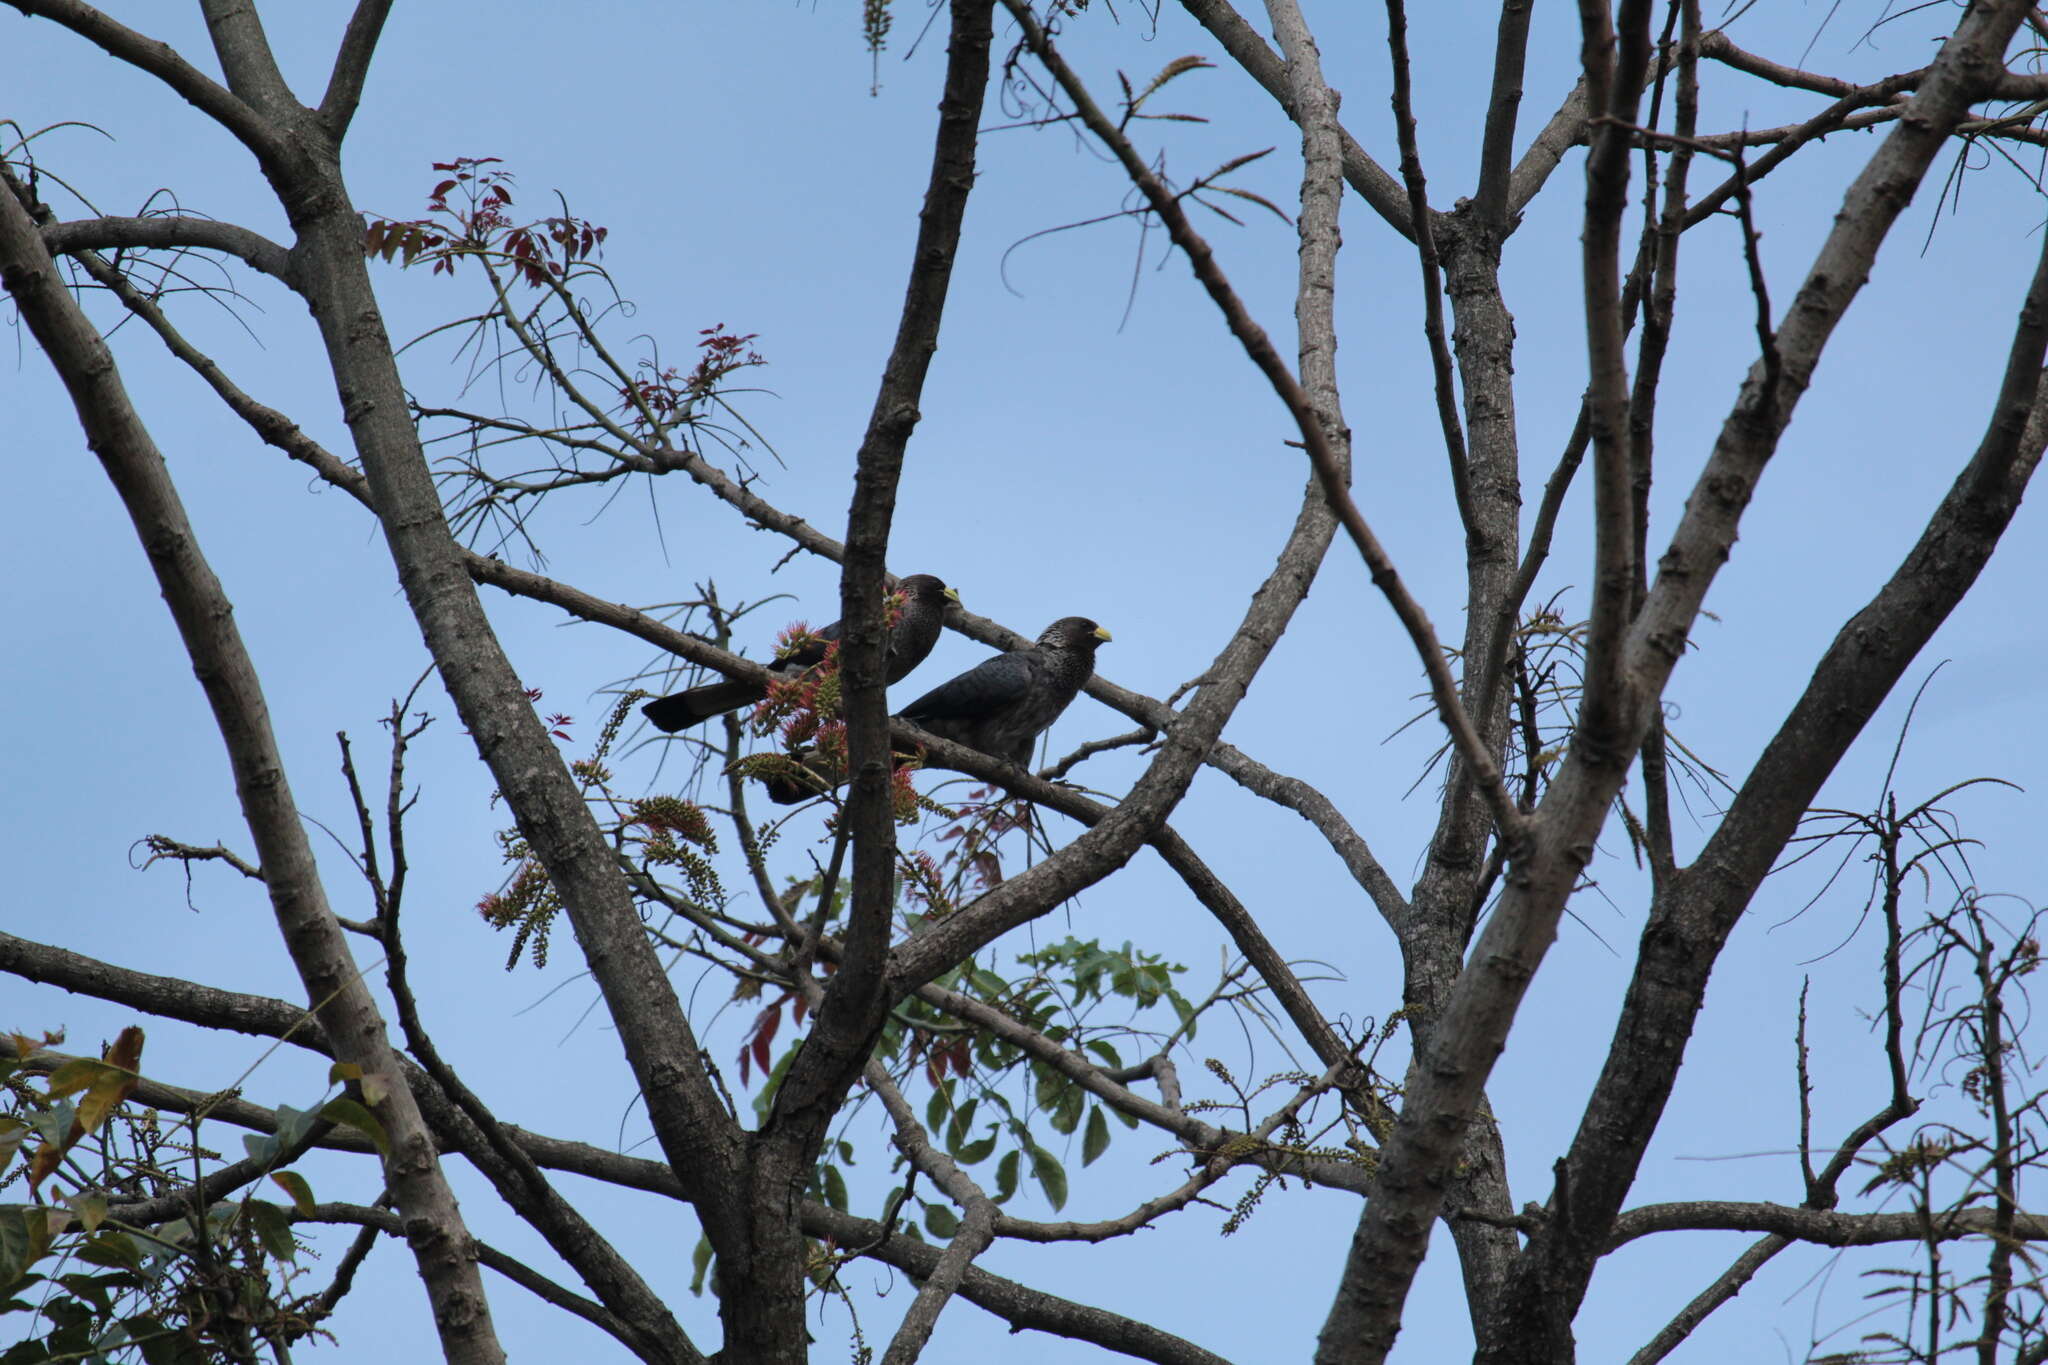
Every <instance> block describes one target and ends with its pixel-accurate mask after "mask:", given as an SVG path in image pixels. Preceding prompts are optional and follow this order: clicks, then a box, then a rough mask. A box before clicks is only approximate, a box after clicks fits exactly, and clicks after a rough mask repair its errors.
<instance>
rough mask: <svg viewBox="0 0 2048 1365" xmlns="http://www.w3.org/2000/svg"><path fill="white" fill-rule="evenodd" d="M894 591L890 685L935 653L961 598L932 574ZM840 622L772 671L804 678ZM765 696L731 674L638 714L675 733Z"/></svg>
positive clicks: (908, 580)
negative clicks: (897, 602) (897, 597)
mask: <svg viewBox="0 0 2048 1365" xmlns="http://www.w3.org/2000/svg"><path fill="white" fill-rule="evenodd" d="M896 591H897V592H898V593H899V594H901V596H902V598H903V607H902V610H901V611H899V612H898V613H897V616H896V625H895V627H894V629H892V630H891V631H890V632H889V655H888V681H890V682H892V683H893V682H899V681H901V680H902V679H903V678H905V677H907V676H908V675H909V673H910V670H911V669H913V668H916V667H917V666H918V665H919V664H921V663H923V662H924V660H925V656H926V655H927V654H930V653H931V652H932V646H933V645H934V644H937V643H938V639H939V630H940V628H941V627H942V626H943V625H944V623H945V616H946V604H947V603H948V602H958V601H959V600H960V594H959V593H956V592H954V591H953V590H952V589H951V588H949V587H947V586H946V585H945V584H944V583H943V582H941V581H940V580H939V579H937V578H934V577H933V576H932V575H930V574H928V573H919V574H912V575H911V576H910V577H908V578H906V579H903V580H902V581H901V582H899V583H898V584H897V585H896ZM840 624H841V623H840V622H838V621H834V622H833V623H832V624H831V625H829V626H826V627H825V628H824V629H823V630H814V631H812V632H810V633H809V634H808V635H807V636H806V637H805V638H804V639H803V640H802V641H801V642H799V644H798V645H797V647H796V648H795V649H792V650H790V651H789V652H788V653H786V654H783V655H781V656H780V657H778V658H777V659H776V660H775V662H773V663H771V664H769V665H768V671H769V672H770V673H772V674H774V675H775V676H776V677H778V678H785V679H791V678H800V677H802V676H803V675H804V674H805V673H806V672H808V671H809V670H810V669H812V668H814V667H816V666H817V665H818V664H819V663H820V662H822V661H823V660H824V658H825V647H826V646H827V645H829V644H831V643H832V642H833V641H835V640H837V639H838V638H839V627H840ZM767 695H768V689H767V688H765V687H763V686H761V684H759V683H751V682H742V681H740V680H739V679H737V678H728V679H726V680H725V681H723V682H715V683H706V684H705V685H704V686H702V687H693V688H690V689H689V690H688V691H686V692H672V693H670V694H669V695H668V696H666V697H661V698H658V699H657V700H654V701H651V702H648V703H647V704H646V705H645V706H643V707H641V708H640V713H641V714H642V715H644V716H646V717H647V719H648V720H649V721H650V722H651V723H652V724H653V725H654V727H655V728H656V729H657V730H666V731H668V732H669V733H671V734H673V733H675V732H676V731H677V730H687V729H689V728H690V727H691V726H692V725H699V724H702V723H703V722H704V721H707V720H709V719H711V718H712V717H713V716H722V715H724V714H725V713H726V712H728V711H737V710H739V708H741V707H742V706H751V705H753V704H754V703H755V702H757V701H760V700H761V699H762V698H763V697H765V696H767Z"/></svg>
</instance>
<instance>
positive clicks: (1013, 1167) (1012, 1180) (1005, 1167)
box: [996, 1147, 1017, 1204]
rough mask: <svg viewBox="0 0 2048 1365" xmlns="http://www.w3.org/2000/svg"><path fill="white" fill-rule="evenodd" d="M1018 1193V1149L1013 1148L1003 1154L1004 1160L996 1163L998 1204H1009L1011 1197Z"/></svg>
mask: <svg viewBox="0 0 2048 1365" xmlns="http://www.w3.org/2000/svg"><path fill="white" fill-rule="evenodd" d="M1015 1193H1017V1149H1016V1148H1015V1147H1012V1148H1011V1149H1010V1150H1009V1151H1007V1152H1004V1153H1003V1159H1002V1160H1001V1161H998V1162H997V1163H996V1202H997V1203H998V1204H1007V1203H1009V1202H1010V1196H1011V1195H1013V1194H1015Z"/></svg>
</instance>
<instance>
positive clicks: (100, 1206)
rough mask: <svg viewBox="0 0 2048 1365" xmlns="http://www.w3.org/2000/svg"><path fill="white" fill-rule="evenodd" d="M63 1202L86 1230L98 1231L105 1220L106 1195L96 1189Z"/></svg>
mask: <svg viewBox="0 0 2048 1365" xmlns="http://www.w3.org/2000/svg"><path fill="white" fill-rule="evenodd" d="M64 1202H65V1203H66V1204H69V1205H70V1206H71V1211H72V1212H73V1213H75V1214H77V1215H78V1225H79V1226H80V1227H82V1228H84V1229H85V1230H86V1231H87V1232H96V1231H98V1229H99V1225H100V1224H102V1223H104V1222H106V1221H107V1197H106V1196H105V1195H104V1194H101V1193H100V1192H99V1191H97V1190H93V1191H90V1192H88V1193H84V1194H74V1195H71V1196H69V1197H68V1198H66V1199H65V1201H64ZM103 1311H104V1310H103Z"/></svg>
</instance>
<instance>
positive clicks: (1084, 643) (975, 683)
mask: <svg viewBox="0 0 2048 1365" xmlns="http://www.w3.org/2000/svg"><path fill="white" fill-rule="evenodd" d="M1109 638H1110V634H1109V632H1108V631H1107V630H1105V629H1103V628H1102V627H1101V626H1098V625H1096V624H1095V623H1094V622H1093V621H1091V620H1089V619H1088V618H1087V617H1085V616H1062V617H1061V618H1060V619H1059V620H1057V621H1055V622H1053V623H1052V624H1051V625H1049V626H1047V627H1046V628H1045V630H1044V632H1043V633H1041V634H1040V635H1039V637H1038V643H1037V644H1035V645H1033V646H1032V647H1031V648H1029V649H1020V650H1017V651H1016V652H1014V653H1010V654H998V655H996V656H995V657H994V658H992V659H983V660H982V661H981V662H980V663H978V664H976V665H975V666H974V667H972V668H970V669H968V670H967V671H966V672H965V673H962V674H961V675H960V676H959V677H957V678H954V679H952V680H950V681H948V682H942V683H940V684H939V685H938V686H937V687H934V688H933V689H932V690H931V691H929V692H927V693H925V694H924V695H923V696H921V697H919V698H918V699H917V700H916V701H914V702H912V703H910V705H908V706H906V707H904V708H903V710H902V711H901V712H900V713H899V714H900V716H901V717H902V719H904V720H907V721H909V722H910V723H911V724H913V725H915V726H917V727H918V728H919V729H922V730H928V731H930V732H931V733H932V734H934V735H937V736H938V737H939V738H940V739H950V740H952V741H954V742H955V743H958V744H965V745H966V746H967V747H968V748H970V749H979V750H981V752H983V753H985V754H987V755H988V756H989V757H990V758H1000V759H1004V760H1006V761H1008V762H1011V763H1015V764H1017V765H1018V766H1019V767H1022V766H1023V765H1024V764H1026V763H1029V762H1030V761H1031V746H1032V744H1033V743H1034V742H1035V741H1036V740H1037V739H1038V737H1039V736H1040V735H1041V734H1044V733H1045V731H1046V730H1047V729H1049V728H1050V727H1051V725H1052V723H1053V722H1054V721H1056V720H1058V719H1059V718H1060V712H1062V711H1064V710H1066V709H1067V706H1068V704H1069V703H1070V702H1072V701H1073V700H1074V698H1075V697H1076V696H1077V695H1078V694H1079V693H1080V691H1081V688H1082V686H1083V685H1084V684H1086V683H1087V681H1088V679H1089V677H1090V676H1091V675H1092V674H1093V673H1094V672H1095V651H1096V650H1097V649H1100V648H1101V647H1102V646H1103V645H1104V644H1105V643H1107V642H1108V640H1109Z"/></svg>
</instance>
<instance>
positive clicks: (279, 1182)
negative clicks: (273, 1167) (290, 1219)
mask: <svg viewBox="0 0 2048 1365" xmlns="http://www.w3.org/2000/svg"><path fill="white" fill-rule="evenodd" d="M270 1179H271V1182H272V1183H273V1184H275V1185H276V1186H277V1187H278V1188H279V1189H281V1190H283V1191H284V1192H285V1193H286V1194H288V1195H290V1196H291V1197H292V1207H293V1208H295V1209H297V1210H298V1211H299V1212H300V1213H311V1212H312V1211H313V1205H314V1204H315V1203H316V1202H317V1201H316V1200H315V1199H314V1198H313V1187H312V1186H311V1185H309V1184H307V1183H306V1177H304V1176H302V1175H300V1174H299V1173H298V1172H297V1171H272V1172H271V1173H270Z"/></svg>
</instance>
